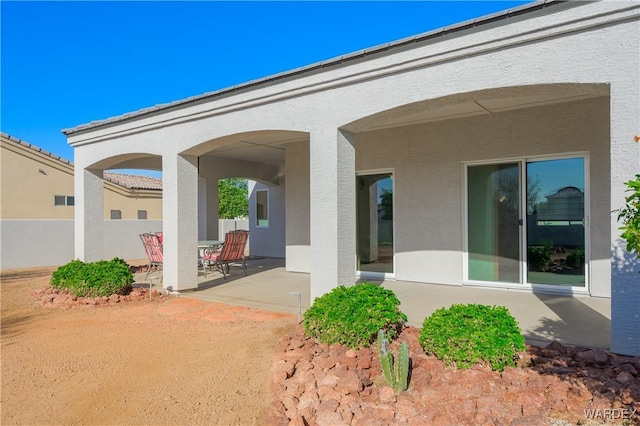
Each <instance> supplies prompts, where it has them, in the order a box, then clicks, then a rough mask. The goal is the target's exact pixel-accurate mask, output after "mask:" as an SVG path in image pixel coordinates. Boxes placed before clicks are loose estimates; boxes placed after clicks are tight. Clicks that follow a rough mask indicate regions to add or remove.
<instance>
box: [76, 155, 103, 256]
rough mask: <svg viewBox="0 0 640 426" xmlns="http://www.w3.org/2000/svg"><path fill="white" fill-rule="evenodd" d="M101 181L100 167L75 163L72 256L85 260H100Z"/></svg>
mask: <svg viewBox="0 0 640 426" xmlns="http://www.w3.org/2000/svg"><path fill="white" fill-rule="evenodd" d="M103 186H104V182H103V180H102V170H94V169H86V168H84V167H82V166H81V165H80V164H78V163H76V166H75V172H74V192H75V210H74V216H75V217H74V219H75V221H74V227H75V257H76V258H77V259H80V260H82V261H84V262H95V261H97V260H102V258H103V256H104V189H103Z"/></svg>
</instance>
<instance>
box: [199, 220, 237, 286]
mask: <svg viewBox="0 0 640 426" xmlns="http://www.w3.org/2000/svg"><path fill="white" fill-rule="evenodd" d="M248 239H249V231H244V230H237V231H230V232H227V235H226V236H225V238H224V243H222V247H220V248H219V249H218V250H216V251H213V250H207V249H205V252H204V253H203V256H202V262H203V265H204V271H205V272H204V275H205V277H206V276H207V266H209V267H211V266H215V267H216V268H218V270H219V271H220V272H222V276H223V277H224V279H225V280H226V279H227V275H228V274H229V270H230V268H231V266H239V267H241V268H242V269H243V270H244V275H245V276H246V275H247V263H246V259H245V256H244V251H245V248H246V247H247V240H248Z"/></svg>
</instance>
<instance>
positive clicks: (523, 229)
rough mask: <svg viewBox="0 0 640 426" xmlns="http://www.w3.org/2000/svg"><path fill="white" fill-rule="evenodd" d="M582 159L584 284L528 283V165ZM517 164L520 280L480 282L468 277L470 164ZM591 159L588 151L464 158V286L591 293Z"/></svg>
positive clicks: (543, 291) (558, 292) (542, 291)
mask: <svg viewBox="0 0 640 426" xmlns="http://www.w3.org/2000/svg"><path fill="white" fill-rule="evenodd" d="M573 158H582V160H583V165H584V169H583V179H584V219H583V226H584V233H585V235H584V245H585V249H584V251H585V262H584V263H585V265H584V268H585V284H584V286H560V285H555V284H531V283H528V282H527V257H526V256H525V254H526V253H527V249H528V247H527V214H526V212H527V197H526V191H527V188H526V186H527V182H526V166H527V163H533V162H541V161H549V160H564V159H573ZM509 163H518V165H519V173H518V174H519V179H520V182H519V183H520V216H521V217H520V219H521V223H522V224H521V226H520V230H519V236H518V237H519V240H520V256H519V257H520V282H519V283H505V282H495V281H477V280H470V279H469V229H468V226H469V203H468V200H469V185H468V178H469V176H468V170H469V167H470V166H481V165H497V164H509ZM589 165H590V160H589V153H588V152H585V151H578V152H570V153H561V154H544V155H530V156H521V157H509V158H497V159H488V160H480V161H464V162H463V163H462V166H463V167H462V184H463V191H462V206H463V209H462V238H463V241H462V247H463V253H462V274H463V275H462V280H463V285H469V286H478V287H493V288H506V289H510V290H529V291H533V292H541V293H557V294H563V295H566V294H590V293H591V286H590V284H591V280H590V270H591V268H590V265H591V228H590V216H591V211H590V207H591V185H590V181H589V176H590V174H591V173H590V169H589Z"/></svg>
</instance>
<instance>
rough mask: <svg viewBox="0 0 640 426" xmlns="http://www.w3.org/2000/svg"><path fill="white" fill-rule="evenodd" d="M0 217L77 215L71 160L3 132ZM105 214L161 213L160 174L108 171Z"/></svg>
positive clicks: (149, 215) (159, 215) (109, 216)
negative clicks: (129, 173) (148, 174)
mask: <svg viewBox="0 0 640 426" xmlns="http://www.w3.org/2000/svg"><path fill="white" fill-rule="evenodd" d="M0 149H2V151H1V155H0V169H1V172H0V179H1V180H0V183H1V185H0V194H1V197H2V198H1V200H2V205H1V206H0V219H73V216H74V204H75V197H74V190H73V163H72V162H71V161H69V160H65V159H64V158H60V157H59V156H57V155H55V154H52V153H50V152H47V151H45V150H43V149H40V148H38V147H37V146H35V145H32V144H30V143H28V142H25V141H23V140H20V139H18V138H16V137H13V136H10V135H8V134H6V133H1V134H0ZM104 218H105V219H162V179H157V178H153V177H147V176H135V175H126V174H116V173H105V175H104Z"/></svg>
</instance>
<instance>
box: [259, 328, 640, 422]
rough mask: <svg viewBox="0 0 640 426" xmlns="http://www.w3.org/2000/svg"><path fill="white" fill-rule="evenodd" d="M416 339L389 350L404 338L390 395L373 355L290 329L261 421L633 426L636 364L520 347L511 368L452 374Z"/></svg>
mask: <svg viewBox="0 0 640 426" xmlns="http://www.w3.org/2000/svg"><path fill="white" fill-rule="evenodd" d="M418 336H419V330H418V329H417V328H415V327H405V328H404V329H403V331H402V333H401V334H400V336H399V337H398V339H396V341H395V342H394V343H393V344H392V350H393V352H394V353H396V350H397V347H398V345H399V342H402V341H406V342H407V343H408V344H409V347H410V354H411V362H412V372H411V378H410V385H409V389H408V390H407V391H406V392H400V393H396V392H394V390H393V389H392V388H391V387H389V386H387V385H386V383H385V382H384V380H383V379H382V371H381V368H380V362H379V358H378V355H377V353H376V351H375V349H372V348H364V349H360V350H357V351H354V350H352V349H348V348H346V347H343V346H341V345H332V346H328V345H326V344H319V343H316V342H315V341H314V340H311V339H307V338H305V337H304V330H303V328H302V326H298V327H297V328H296V329H295V330H294V331H293V332H292V334H290V335H289V336H286V337H285V338H284V339H283V340H282V341H281V342H280V343H279V345H278V346H277V348H276V354H275V357H274V364H273V378H272V389H273V394H274V397H273V401H272V404H271V409H270V418H269V424H273V425H283V426H284V425H309V426H312V425H318V426H325V425H331V426H339V425H354V426H357V425H367V426H371V425H372V426H375V425H389V424H394V425H395V424H414V425H418V424H420V425H425V424H428V425H451V424H473V425H485V424H491V425H493V424H512V425H531V424H547V423H549V424H551V423H553V424H594V423H593V421H596V423H595V424H600V423H598V422H605V421H607V422H608V421H609V420H613V421H614V422H617V423H623V424H636V423H637V424H640V375H639V373H638V371H640V357H625V356H620V355H615V354H612V353H610V352H607V351H603V350H599V349H590V348H584V347H569V346H564V345H562V344H560V343H558V342H552V343H550V344H549V345H547V346H546V347H544V348H541V347H537V346H528V347H527V351H526V352H523V353H522V354H521V359H520V361H519V364H520V367H515V368H511V367H507V368H506V369H505V371H504V372H502V373H500V372H495V371H491V370H490V368H488V367H484V366H475V367H473V368H471V369H469V370H455V369H454V368H451V367H446V366H445V365H444V363H443V362H442V361H440V360H438V359H436V358H435V357H431V356H427V355H426V354H425V353H424V351H423V350H422V348H421V347H420V344H419V341H418ZM607 409H608V410H612V411H603V410H607ZM585 410H592V411H585ZM598 410H599V411H598ZM633 410H636V411H635V413H634V411H633ZM625 415H626V417H627V418H624V416H625ZM607 416H609V417H607ZM614 416H618V417H617V418H614ZM587 417H591V418H590V419H588V418H587ZM567 422H571V423H567Z"/></svg>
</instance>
